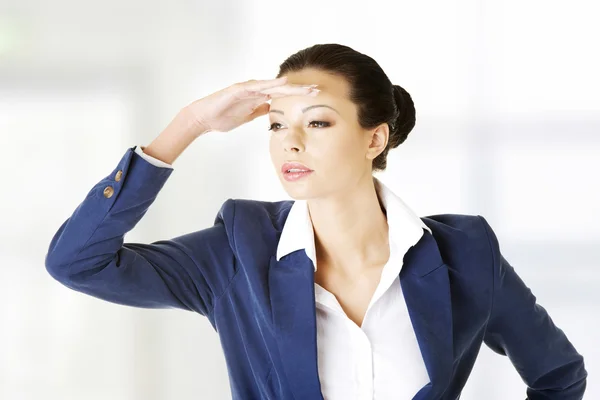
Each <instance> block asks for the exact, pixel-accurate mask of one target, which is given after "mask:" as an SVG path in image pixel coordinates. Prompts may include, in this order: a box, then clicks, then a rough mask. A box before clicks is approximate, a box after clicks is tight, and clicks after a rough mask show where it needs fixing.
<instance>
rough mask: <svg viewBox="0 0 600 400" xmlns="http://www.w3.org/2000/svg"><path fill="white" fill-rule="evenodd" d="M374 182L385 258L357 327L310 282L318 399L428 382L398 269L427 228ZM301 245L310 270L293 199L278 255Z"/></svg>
mask: <svg viewBox="0 0 600 400" xmlns="http://www.w3.org/2000/svg"><path fill="white" fill-rule="evenodd" d="M135 152H136V153H137V154H138V155H140V156H141V157H143V158H144V159H145V160H147V161H148V162H150V163H151V164H153V165H155V166H157V167H163V168H172V166H171V165H170V164H167V163H164V162H162V161H160V160H158V159H156V158H154V157H152V156H149V155H148V154H146V153H144V152H143V147H140V146H138V147H136V149H135ZM374 180H375V188H376V190H377V194H378V196H379V198H380V199H381V203H382V204H383V206H384V208H385V209H386V213H387V220H388V226H389V243H390V258H389V260H388V262H387V263H386V264H385V266H384V267H383V270H382V273H381V279H380V281H379V284H378V285H377V288H376V290H375V293H374V294H373V297H372V299H371V301H370V303H369V306H368V308H367V311H366V314H365V316H364V320H363V323H362V326H361V327H358V326H357V325H356V324H355V323H354V322H353V321H352V320H351V319H350V318H348V316H347V315H346V314H345V312H344V310H343V309H342V307H341V306H340V304H339V302H338V301H337V299H336V297H335V296H334V295H333V294H332V293H330V292H329V291H327V290H326V289H325V288H323V287H322V286H320V285H319V284H318V283H316V282H315V304H316V306H317V310H316V314H317V348H318V370H319V380H320V381H321V392H322V393H323V397H324V398H325V400H388V399H394V400H397V399H412V398H413V396H414V395H415V394H416V393H417V392H418V391H419V390H420V389H421V388H422V387H423V386H425V385H426V384H427V383H429V381H430V380H429V376H428V374H427V370H426V368H425V363H424V361H423V358H422V356H421V352H420V349H419V346H418V343H417V338H416V336H415V333H414V331H413V328H412V323H411V321H410V317H409V315H408V310H407V307H406V303H405V302H404V296H403V294H402V288H401V286H400V281H399V274H400V269H401V268H402V263H403V258H404V254H406V252H407V251H408V249H410V247H412V246H414V245H415V244H416V243H417V242H418V241H419V239H420V238H421V236H422V235H423V229H426V230H427V231H429V232H430V233H431V230H430V229H429V227H427V225H425V224H424V223H423V221H422V220H421V219H420V218H419V217H417V216H416V215H415V213H414V212H413V211H412V210H411V209H410V208H409V207H408V206H407V205H406V204H405V203H404V202H403V201H402V200H401V199H400V198H399V197H398V196H397V195H395V194H394V193H393V192H392V191H391V190H390V189H389V188H388V187H386V186H385V185H384V184H383V183H382V182H381V181H379V180H378V179H377V178H374ZM300 249H304V251H305V252H306V254H307V256H308V257H309V258H310V259H311V260H312V262H313V264H314V266H315V271H316V269H317V262H316V251H315V243H314V232H313V227H312V222H311V221H310V216H309V214H308V208H307V204H306V202H305V201H303V200H298V201H295V202H294V204H293V205H292V208H291V210H290V212H289V214H288V217H287V220H286V222H285V224H284V227H283V231H282V232H281V238H280V240H279V244H278V248H277V259H278V260H279V259H280V258H281V257H283V256H284V255H286V254H289V253H291V252H293V251H296V250H300ZM291 362H293V361H291Z"/></svg>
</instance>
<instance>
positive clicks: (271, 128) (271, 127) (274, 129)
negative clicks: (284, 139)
mask: <svg viewBox="0 0 600 400" xmlns="http://www.w3.org/2000/svg"><path fill="white" fill-rule="evenodd" d="M275 125H281V124H280V123H279V122H274V123H272V124H271V126H270V127H269V129H267V130H269V131H273V132H277V130H278V129H280V128H275Z"/></svg>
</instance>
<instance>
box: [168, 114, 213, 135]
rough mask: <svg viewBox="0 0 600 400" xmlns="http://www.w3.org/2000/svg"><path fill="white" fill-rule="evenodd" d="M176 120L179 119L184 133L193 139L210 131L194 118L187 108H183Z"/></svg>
mask: <svg viewBox="0 0 600 400" xmlns="http://www.w3.org/2000/svg"><path fill="white" fill-rule="evenodd" d="M176 118H178V119H179V121H180V124H181V125H182V126H183V127H184V128H183V130H184V132H186V134H187V135H190V136H191V137H193V138H194V139H196V138H198V137H199V136H202V135H204V134H205V133H207V132H210V129H209V128H208V127H207V126H206V125H205V124H203V123H202V122H201V121H199V120H198V118H196V115H195V114H194V113H193V111H192V110H191V109H190V107H189V106H186V107H183V108H182V109H181V110H180V111H179V113H178V114H177V117H176Z"/></svg>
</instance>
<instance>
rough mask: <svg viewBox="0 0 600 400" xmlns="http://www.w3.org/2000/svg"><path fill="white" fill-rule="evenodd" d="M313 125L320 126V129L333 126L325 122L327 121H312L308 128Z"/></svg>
mask: <svg viewBox="0 0 600 400" xmlns="http://www.w3.org/2000/svg"><path fill="white" fill-rule="evenodd" d="M312 124H318V125H319V126H318V128H327V127H328V126H331V124H330V123H329V122H325V121H310V123H309V124H308V126H311V125H312Z"/></svg>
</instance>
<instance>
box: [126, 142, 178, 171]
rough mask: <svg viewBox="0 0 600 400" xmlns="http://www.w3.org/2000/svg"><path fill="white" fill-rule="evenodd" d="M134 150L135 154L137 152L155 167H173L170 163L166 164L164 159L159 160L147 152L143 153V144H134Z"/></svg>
mask: <svg viewBox="0 0 600 400" xmlns="http://www.w3.org/2000/svg"><path fill="white" fill-rule="evenodd" d="M135 152H136V154H138V155H139V156H140V157H142V158H143V159H144V160H146V161H148V162H149V163H150V164H152V165H154V166H156V167H161V168H171V169H172V168H173V166H172V165H171V164H167V163H166V162H164V161H161V160H159V159H156V158H154V157H152V156H149V155H148V154H146V153H144V146H136V147H135Z"/></svg>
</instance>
